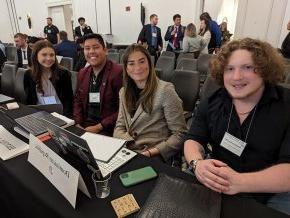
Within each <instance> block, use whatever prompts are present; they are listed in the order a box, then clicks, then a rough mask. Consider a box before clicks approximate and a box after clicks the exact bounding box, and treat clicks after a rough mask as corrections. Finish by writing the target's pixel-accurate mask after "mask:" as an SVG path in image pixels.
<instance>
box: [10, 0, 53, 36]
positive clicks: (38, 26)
mask: <svg viewBox="0 0 290 218" xmlns="http://www.w3.org/2000/svg"><path fill="white" fill-rule="evenodd" d="M14 2H15V7H16V12H17V16H18V23H19V29H20V32H22V33H26V34H28V35H34V36H38V37H40V36H41V37H43V28H44V26H45V25H46V17H47V16H48V11H47V7H46V2H47V0H37V1H27V0H26V1H23V0H14ZM28 14H30V16H31V23H32V28H31V29H29V28H28V23H27V15H28Z"/></svg>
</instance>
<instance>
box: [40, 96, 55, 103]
mask: <svg viewBox="0 0 290 218" xmlns="http://www.w3.org/2000/svg"><path fill="white" fill-rule="evenodd" d="M42 99H43V102H44V104H56V99H55V96H46V97H42Z"/></svg>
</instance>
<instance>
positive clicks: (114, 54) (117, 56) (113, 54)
mask: <svg viewBox="0 0 290 218" xmlns="http://www.w3.org/2000/svg"><path fill="white" fill-rule="evenodd" d="M107 57H108V59H109V60H111V61H113V62H115V63H116V64H118V63H119V62H120V54H119V53H117V52H109V53H108V54H107Z"/></svg>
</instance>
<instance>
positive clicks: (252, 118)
mask: <svg viewBox="0 0 290 218" xmlns="http://www.w3.org/2000/svg"><path fill="white" fill-rule="evenodd" d="M233 107H234V104H233V103H232V107H231V112H230V117H229V120H228V126H227V131H226V132H228V131H229V127H230V121H231V118H232V112H233ZM256 109H257V105H256V106H255V108H254V113H253V116H252V117H251V121H250V125H249V127H248V130H247V133H246V137H245V142H246V143H247V139H248V135H249V132H250V128H251V126H252V122H253V120H254V116H255V113H256Z"/></svg>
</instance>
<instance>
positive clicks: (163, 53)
mask: <svg viewBox="0 0 290 218" xmlns="http://www.w3.org/2000/svg"><path fill="white" fill-rule="evenodd" d="M161 56H167V57H173V58H175V53H174V52H172V51H163V52H162V53H161Z"/></svg>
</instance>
